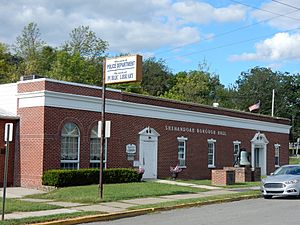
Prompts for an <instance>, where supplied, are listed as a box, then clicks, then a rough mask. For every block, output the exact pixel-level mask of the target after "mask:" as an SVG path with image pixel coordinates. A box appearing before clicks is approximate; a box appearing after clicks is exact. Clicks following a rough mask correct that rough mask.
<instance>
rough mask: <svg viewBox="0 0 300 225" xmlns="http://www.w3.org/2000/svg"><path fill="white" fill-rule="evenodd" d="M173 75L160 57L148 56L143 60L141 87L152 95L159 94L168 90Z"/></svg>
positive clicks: (171, 83)
mask: <svg viewBox="0 0 300 225" xmlns="http://www.w3.org/2000/svg"><path fill="white" fill-rule="evenodd" d="M173 82H174V77H173V75H172V73H171V72H170V70H169V68H168V67H167V66H166V63H165V61H163V60H162V59H159V60H156V59H155V58H153V57H152V58H148V59H146V60H144V61H143V78H142V83H141V85H142V89H143V91H144V92H146V93H148V94H149V95H153V96H161V95H163V94H164V93H165V92H166V91H168V90H169V89H170V88H171V87H172V85H173Z"/></svg>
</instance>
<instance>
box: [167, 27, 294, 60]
mask: <svg viewBox="0 0 300 225" xmlns="http://www.w3.org/2000/svg"><path fill="white" fill-rule="evenodd" d="M299 29H300V27H297V28H295V29H289V30H285V31H283V32H290V31H294V30H299ZM276 33H277V32H273V33H272V34H268V35H262V36H258V37H254V38H251V39H247V40H241V41H237V42H232V43H228V44H224V45H219V46H217V47H213V48H207V49H200V50H198V51H194V52H191V53H187V54H184V55H177V56H172V57H168V58H166V59H172V58H176V57H184V56H190V55H194V54H198V53H201V52H207V51H211V50H216V49H221V48H226V47H230V46H234V45H239V44H243V43H246V42H250V41H254V40H258V39H261V38H264V37H268V36H270V35H274V34H276Z"/></svg>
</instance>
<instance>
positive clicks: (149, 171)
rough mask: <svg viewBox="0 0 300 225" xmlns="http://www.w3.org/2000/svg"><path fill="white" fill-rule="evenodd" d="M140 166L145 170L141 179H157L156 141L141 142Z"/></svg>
mask: <svg viewBox="0 0 300 225" xmlns="http://www.w3.org/2000/svg"><path fill="white" fill-rule="evenodd" d="M141 152H142V164H143V167H144V169H145V173H144V175H143V178H146V179H155V178H157V150H156V141H148V140H147V141H144V140H142V141H141Z"/></svg>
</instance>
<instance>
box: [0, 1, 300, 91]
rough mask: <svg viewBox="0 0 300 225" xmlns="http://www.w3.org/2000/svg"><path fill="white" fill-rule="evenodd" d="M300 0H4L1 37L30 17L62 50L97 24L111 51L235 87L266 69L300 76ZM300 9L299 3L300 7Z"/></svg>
mask: <svg viewBox="0 0 300 225" xmlns="http://www.w3.org/2000/svg"><path fill="white" fill-rule="evenodd" d="M297 3H299V0H238V1H236V0H214V1H213V0H186V1H185V0H109V1H108V0H85V1H82V0H0V15H1V16H0V24H1V28H0V42H4V43H6V44H8V45H12V44H14V43H15V41H16V37H17V36H19V35H20V34H21V32H22V30H23V28H24V27H25V26H27V25H28V24H29V23H30V22H34V23H36V24H37V25H38V27H39V29H40V33H41V38H42V39H43V40H44V41H45V42H46V43H47V44H48V45H50V46H53V47H59V46H61V45H62V44H63V43H65V42H66V41H68V40H70V37H69V34H70V32H71V31H72V30H73V29H74V28H76V27H79V26H82V25H83V26H89V27H90V29H91V30H92V31H94V32H95V33H96V35H97V37H100V38H101V39H103V40H105V41H107V42H108V43H109V50H108V56H109V57H114V56H116V55H119V54H121V53H129V54H141V55H142V56H143V58H144V59H146V58H148V57H155V58H156V59H162V60H164V61H165V63H166V65H167V66H168V68H169V69H170V70H171V71H172V72H173V73H177V72H180V71H190V70H197V69H199V65H203V64H204V63H205V64H206V65H207V66H208V68H209V71H210V72H211V73H214V74H216V75H218V76H219V78H220V81H221V83H222V84H224V85H225V86H230V85H232V84H234V82H235V81H236V80H237V79H238V78H239V76H240V74H241V72H247V71H249V69H251V68H253V67H255V66H260V67H268V68H271V69H272V70H273V71H280V72H289V73H292V74H296V73H299V70H300V67H299V61H300V30H299V28H300V6H299V4H297ZM298 6H299V7H298Z"/></svg>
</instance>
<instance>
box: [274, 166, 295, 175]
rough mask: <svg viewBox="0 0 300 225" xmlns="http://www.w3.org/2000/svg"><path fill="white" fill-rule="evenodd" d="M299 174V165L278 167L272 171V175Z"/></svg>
mask: <svg viewBox="0 0 300 225" xmlns="http://www.w3.org/2000/svg"><path fill="white" fill-rule="evenodd" d="M285 174H288V175H300V166H287V167H280V168H279V169H277V170H276V171H275V172H274V175H285Z"/></svg>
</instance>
